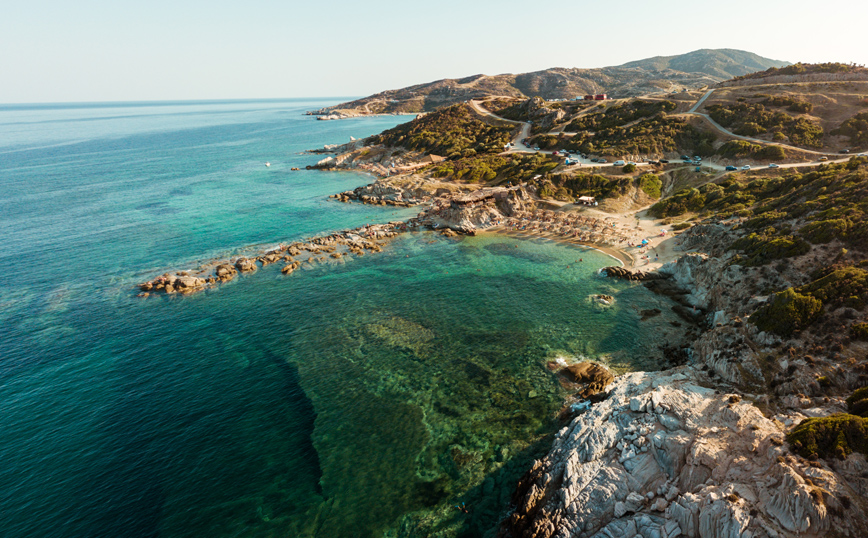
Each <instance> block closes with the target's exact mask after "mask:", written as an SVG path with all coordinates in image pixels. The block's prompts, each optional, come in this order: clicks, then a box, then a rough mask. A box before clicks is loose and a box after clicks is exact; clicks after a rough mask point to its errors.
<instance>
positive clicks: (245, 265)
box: [235, 258, 257, 273]
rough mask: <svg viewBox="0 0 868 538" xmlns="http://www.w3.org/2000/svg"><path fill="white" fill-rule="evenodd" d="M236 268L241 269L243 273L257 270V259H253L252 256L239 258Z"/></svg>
mask: <svg viewBox="0 0 868 538" xmlns="http://www.w3.org/2000/svg"><path fill="white" fill-rule="evenodd" d="M235 268H236V269H238V270H239V271H241V272H242V273H248V272H250V271H256V269H257V266H256V261H255V260H251V259H250V258H238V259H237V260H236V261H235Z"/></svg>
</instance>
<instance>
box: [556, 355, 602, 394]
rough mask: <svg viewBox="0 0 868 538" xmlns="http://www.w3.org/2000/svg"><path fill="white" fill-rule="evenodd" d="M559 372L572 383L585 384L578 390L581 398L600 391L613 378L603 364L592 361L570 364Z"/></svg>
mask: <svg viewBox="0 0 868 538" xmlns="http://www.w3.org/2000/svg"><path fill="white" fill-rule="evenodd" d="M561 374H563V375H564V376H565V377H566V378H567V379H568V380H569V381H571V382H572V383H578V384H583V385H585V387H583V388H582V390H581V391H580V392H579V396H581V397H582V398H587V397H589V396H591V395H593V394H597V393H598V392H602V391H603V390H605V388H606V387H607V386H608V385H609V384H610V383H611V382H612V381H613V380H614V379H615V376H613V375H612V373H611V372H610V371H609V370H607V369H606V368H605V367H604V366H601V365H599V364H596V363H593V362H580V363H577V364H572V365H570V366H567V367H566V368H564V369H563V370H561Z"/></svg>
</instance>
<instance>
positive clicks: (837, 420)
mask: <svg viewBox="0 0 868 538" xmlns="http://www.w3.org/2000/svg"><path fill="white" fill-rule="evenodd" d="M787 441H788V442H789V443H790V446H791V447H792V449H793V451H794V452H796V453H797V454H799V455H801V456H803V457H805V458H809V459H816V458H818V457H820V458H831V457H836V458H841V459H843V458H845V457H847V456H848V455H850V454H851V453H853V452H860V453H862V454H866V453H868V418H863V417H858V416H855V415H849V414H844V413H842V414H838V415H831V416H828V417H823V418H809V419H805V420H803V421H802V422H801V423H800V424H799V425H798V426H796V427H795V428H794V429H793V430H792V431H791V432H790V433H789V434H787Z"/></svg>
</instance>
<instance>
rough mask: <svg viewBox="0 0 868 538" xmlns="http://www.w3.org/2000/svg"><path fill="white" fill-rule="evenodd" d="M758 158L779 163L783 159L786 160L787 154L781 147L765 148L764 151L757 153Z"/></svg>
mask: <svg viewBox="0 0 868 538" xmlns="http://www.w3.org/2000/svg"><path fill="white" fill-rule="evenodd" d="M756 156H757V157H759V158H760V159H768V160H771V161H777V160H781V159H786V158H787V152H786V151H785V150H784V148H782V147H780V146H763V147H762V149H761V150H759V151H758V152H757V153H756Z"/></svg>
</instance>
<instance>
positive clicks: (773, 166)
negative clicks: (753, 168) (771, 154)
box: [769, 163, 780, 168]
mask: <svg viewBox="0 0 868 538" xmlns="http://www.w3.org/2000/svg"><path fill="white" fill-rule="evenodd" d="M769 168H780V166H778V165H776V164H775V163H770V164H769Z"/></svg>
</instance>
